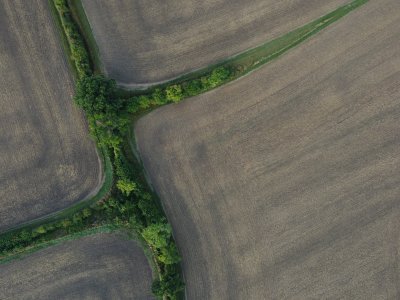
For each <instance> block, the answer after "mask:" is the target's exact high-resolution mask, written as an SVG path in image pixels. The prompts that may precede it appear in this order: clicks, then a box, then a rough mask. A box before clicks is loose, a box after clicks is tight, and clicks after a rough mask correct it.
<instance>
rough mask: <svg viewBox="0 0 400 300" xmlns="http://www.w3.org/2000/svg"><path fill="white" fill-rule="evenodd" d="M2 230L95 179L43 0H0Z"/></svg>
mask: <svg viewBox="0 0 400 300" xmlns="http://www.w3.org/2000/svg"><path fill="white" fill-rule="evenodd" d="M0 74H1V76H0V91H1V92H0V106H1V109H0V230H4V229H6V228H8V227H10V226H12V225H16V224H19V223H21V222H24V221H29V220H32V219H34V218H37V217H40V216H43V215H46V214H48V213H51V212H54V211H57V210H60V209H62V208H64V207H67V206H69V205H71V204H73V203H74V202H76V201H78V200H81V199H83V198H85V197H86V196H87V195H89V194H90V193H91V192H93V191H94V190H95V189H96V188H97V186H98V185H99V181H100V178H99V177H100V176H99V174H100V165H99V161H98V157H97V154H96V150H95V145H94V143H93V142H92V141H91V139H90V138H89V135H88V133H87V132H88V130H87V126H86V124H85V121H84V118H83V115H82V113H81V112H80V111H79V110H78V109H77V108H76V107H75V106H74V104H73V101H72V95H73V91H74V86H73V82H72V78H71V74H70V72H69V69H68V65H67V61H66V59H65V55H64V53H63V50H62V46H61V40H60V38H59V35H58V32H56V25H55V24H54V22H53V18H52V16H51V13H50V8H49V7H48V1H46V0H30V1H22V0H18V1H15V0H7V1H0Z"/></svg>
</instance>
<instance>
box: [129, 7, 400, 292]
mask: <svg viewBox="0 0 400 300" xmlns="http://www.w3.org/2000/svg"><path fill="white" fill-rule="evenodd" d="M399 12H400V2H399V1H398V0H381V1H370V2H369V3H367V4H366V5H365V6H362V7H361V8H359V9H358V10H356V11H355V12H353V13H351V14H349V15H348V16H346V17H344V18H343V19H341V20H340V21H339V22H337V23H335V24H334V25H332V26H330V27H328V29H326V30H324V31H323V32H321V33H319V34H317V35H316V36H314V37H313V38H311V39H309V40H308V41H307V42H305V43H303V44H302V45H300V46H299V47H297V48H295V49H292V50H291V51H290V52H289V53H288V54H286V55H284V56H282V57H281V58H279V59H278V60H276V61H274V62H272V63H270V64H268V65H266V66H265V67H263V68H262V69H259V70H258V71H256V72H254V73H252V74H250V75H248V76H246V77H245V78H242V79H240V80H237V81H235V82H232V83H230V84H228V85H225V86H223V87H221V88H219V89H216V90H213V91H211V92H208V93H206V94H203V95H201V96H198V97H195V98H192V99H189V100H187V101H183V102H182V103H180V104H176V105H169V106H165V107H163V108H160V109H158V110H156V111H154V112H152V113H150V114H148V115H147V116H145V117H143V118H142V119H141V120H139V122H138V124H137V127H136V135H137V142H138V147H139V151H140V153H141V156H142V159H143V162H144V166H145V168H146V170H147V172H148V175H149V178H150V179H151V181H152V183H153V186H154V188H155V189H156V191H157V192H158V193H159V195H160V196H161V199H162V201H163V204H164V206H165V209H166V213H167V216H168V218H169V220H170V221H171V223H172V225H173V228H174V232H175V237H176V240H177V243H178V246H179V248H180V251H181V253H182V256H183V270H184V274H185V278H186V282H187V298H188V299H218V300H220V299H257V300H259V299H400V284H399V283H400V261H399V260H400V51H399V50H400V14H399Z"/></svg>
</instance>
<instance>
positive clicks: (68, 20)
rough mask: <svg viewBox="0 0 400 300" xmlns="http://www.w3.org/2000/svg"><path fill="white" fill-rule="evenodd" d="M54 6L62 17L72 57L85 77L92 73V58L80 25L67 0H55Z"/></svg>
mask: <svg viewBox="0 0 400 300" xmlns="http://www.w3.org/2000/svg"><path fill="white" fill-rule="evenodd" d="M54 6H55V7H56V9H57V12H58V14H59V17H60V21H61V25H62V27H63V29H64V33H65V36H66V37H67V40H68V44H69V47H70V51H71V58H72V60H73V61H74V63H75V68H76V71H77V73H78V76H79V77H80V78H81V77H84V76H87V75H89V74H91V69H90V60H89V55H88V52H87V51H86V48H85V43H84V41H83V38H82V37H81V35H80V33H79V30H78V26H76V24H75V22H74V21H73V19H72V17H71V14H70V10H69V7H68V1H67V0H54Z"/></svg>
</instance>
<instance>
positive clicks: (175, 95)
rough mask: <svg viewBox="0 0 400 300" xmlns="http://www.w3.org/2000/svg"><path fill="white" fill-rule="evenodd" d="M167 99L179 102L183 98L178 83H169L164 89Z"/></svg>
mask: <svg viewBox="0 0 400 300" xmlns="http://www.w3.org/2000/svg"><path fill="white" fill-rule="evenodd" d="M165 92H166V95H167V100H168V101H172V102H175V103H176V102H179V101H180V100H182V98H183V92H182V87H181V86H180V85H179V84H174V85H170V86H169V87H167V88H166V90H165Z"/></svg>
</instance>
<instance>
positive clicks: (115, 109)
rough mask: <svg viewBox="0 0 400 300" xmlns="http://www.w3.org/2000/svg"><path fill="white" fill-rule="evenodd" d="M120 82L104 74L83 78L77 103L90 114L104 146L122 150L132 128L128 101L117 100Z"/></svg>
mask: <svg viewBox="0 0 400 300" xmlns="http://www.w3.org/2000/svg"><path fill="white" fill-rule="evenodd" d="M115 93H116V83H115V81H114V80H110V79H107V78H105V77H104V76H103V75H92V76H84V77H82V78H81V79H80V80H79V81H78V84H77V89H76V94H75V97H74V99H75V102H76V104H78V106H80V107H81V108H82V109H83V110H84V111H85V112H86V115H87V118H88V121H89V127H90V130H91V131H92V134H93V135H94V136H95V137H96V138H97V140H98V142H99V144H100V145H104V146H107V147H110V148H118V145H119V144H120V143H121V142H122V138H123V136H124V135H125V134H126V132H127V130H128V126H129V116H128V113H127V112H126V105H127V102H126V101H125V100H123V99H119V98H114V96H115Z"/></svg>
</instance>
